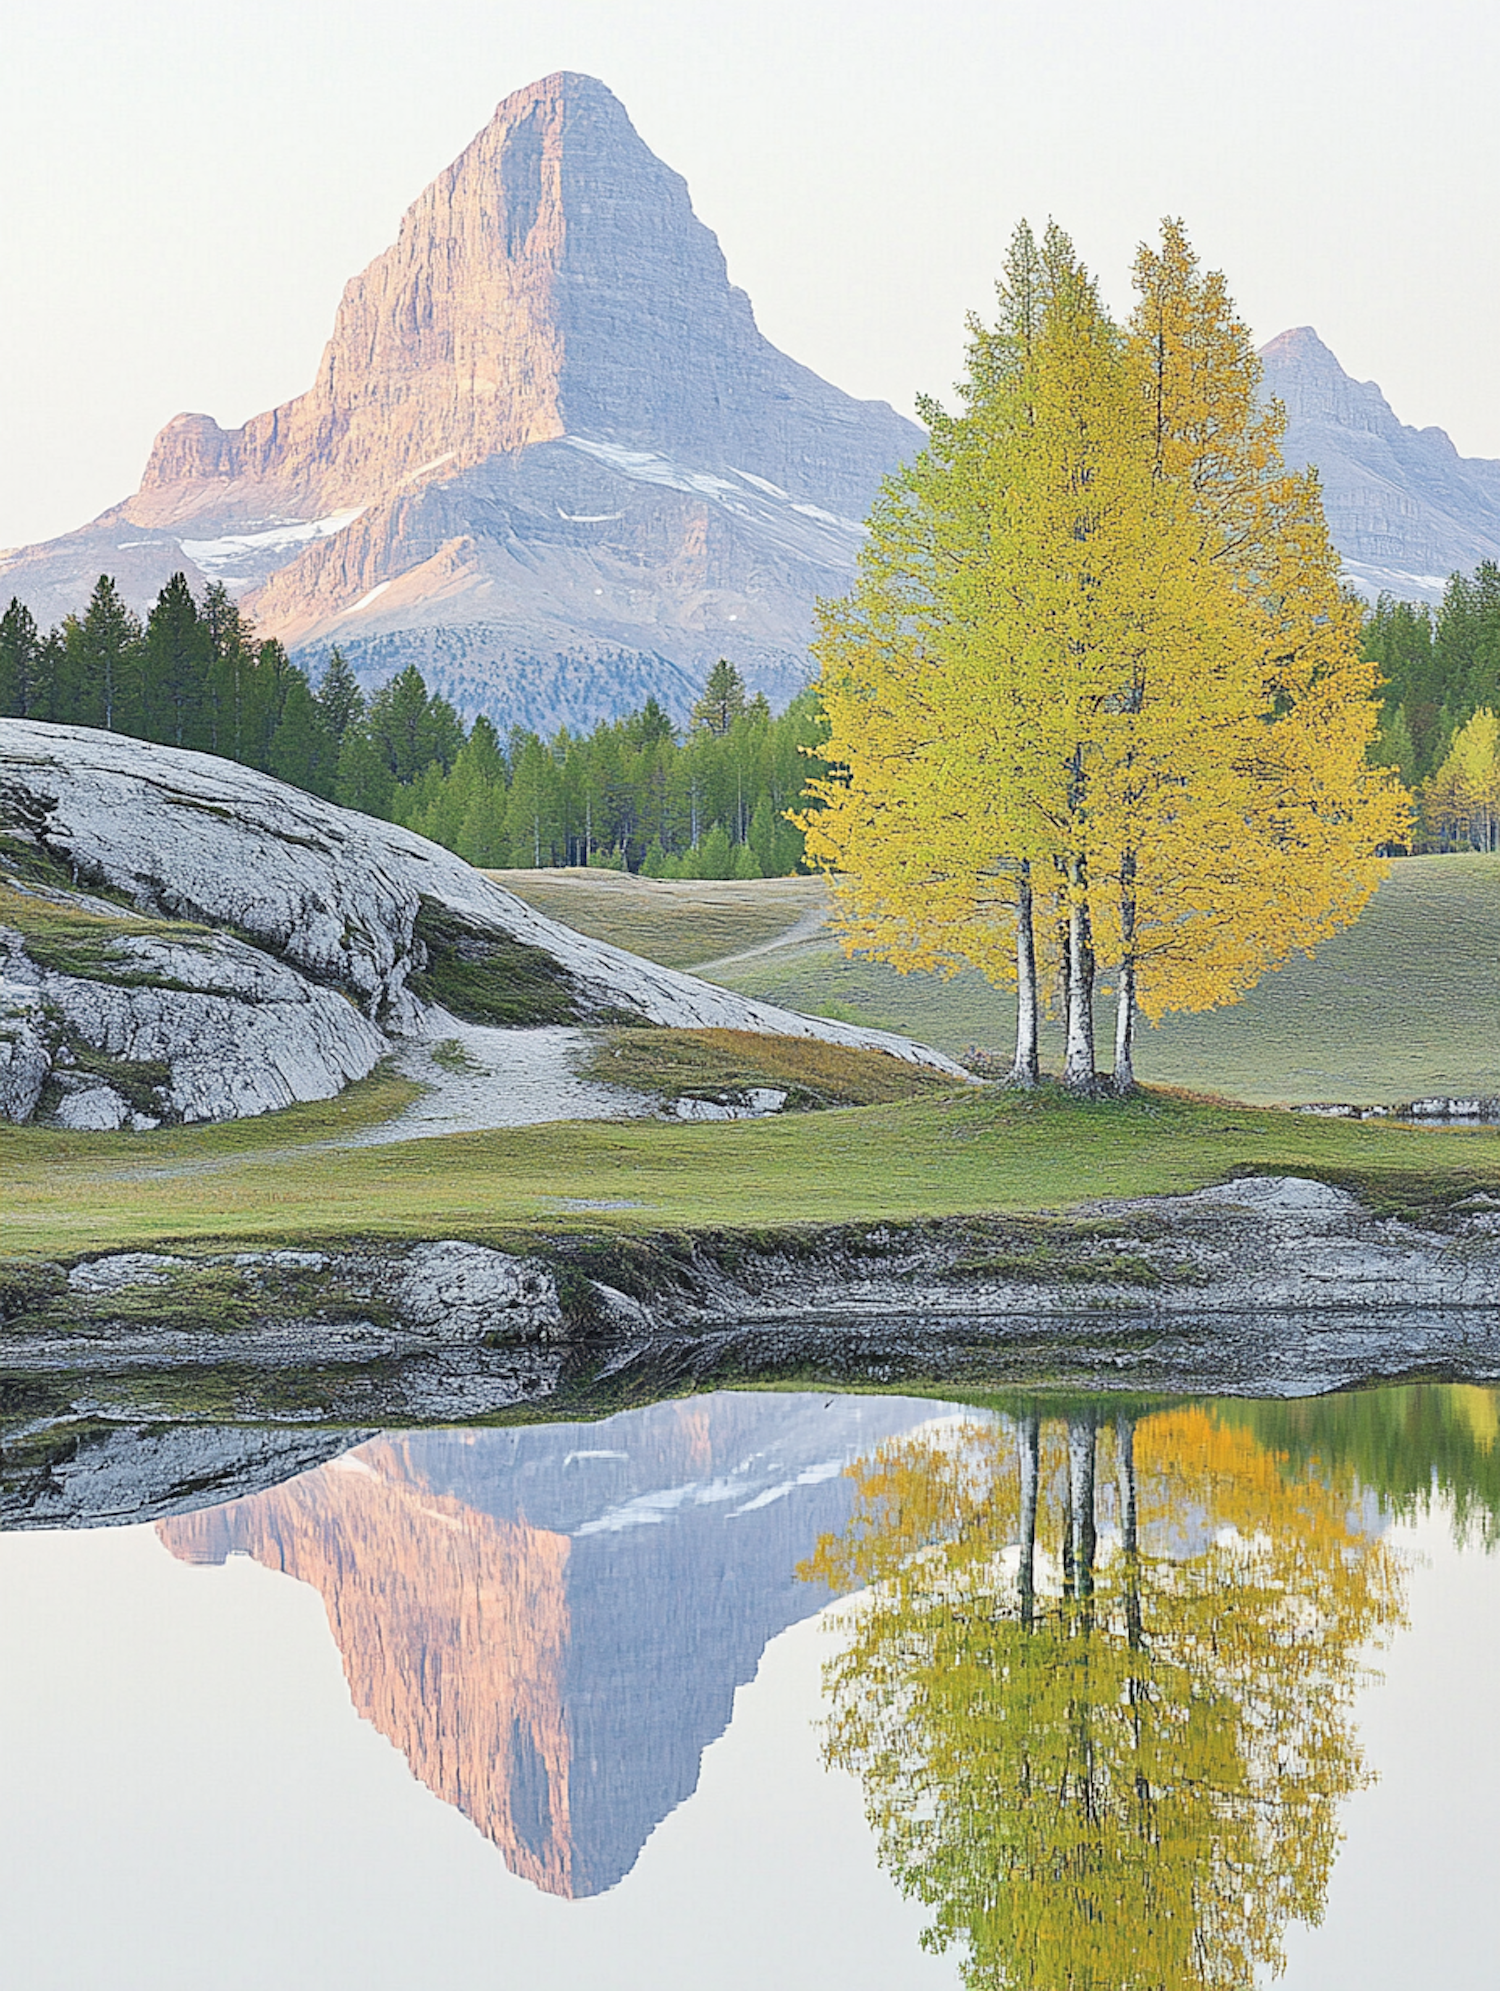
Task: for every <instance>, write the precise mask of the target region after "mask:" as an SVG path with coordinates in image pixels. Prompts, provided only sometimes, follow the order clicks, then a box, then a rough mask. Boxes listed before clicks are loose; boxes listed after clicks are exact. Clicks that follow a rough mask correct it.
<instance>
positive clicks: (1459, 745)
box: [1422, 705, 1500, 851]
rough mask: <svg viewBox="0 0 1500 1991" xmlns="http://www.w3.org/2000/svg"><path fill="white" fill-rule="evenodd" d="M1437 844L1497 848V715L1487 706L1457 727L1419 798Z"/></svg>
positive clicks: (1499, 767)
mask: <svg viewBox="0 0 1500 1991" xmlns="http://www.w3.org/2000/svg"><path fill="white" fill-rule="evenodd" d="M1422 801H1423V807H1424V813H1425V814H1426V817H1427V821H1428V825H1429V827H1430V828H1431V830H1432V831H1433V833H1434V835H1435V836H1436V837H1437V839H1438V840H1439V842H1441V843H1443V844H1445V845H1450V846H1451V845H1458V846H1459V847H1460V848H1468V849H1474V850H1491V851H1492V850H1495V849H1497V848H1500V719H1497V718H1496V716H1495V714H1494V713H1493V712H1492V711H1491V710H1490V709H1489V707H1488V706H1485V705H1481V706H1480V708H1479V710H1478V711H1477V712H1475V713H1474V714H1473V716H1472V717H1471V718H1470V719H1469V720H1468V721H1467V723H1466V724H1465V725H1463V726H1462V727H1460V728H1459V730H1458V732H1457V733H1456V734H1455V735H1454V736H1453V744H1452V746H1451V747H1450V748H1449V750H1448V754H1447V757H1446V758H1445V759H1444V761H1443V764H1442V766H1441V767H1440V768H1439V769H1438V771H1437V773H1436V774H1434V775H1433V777H1432V779H1431V780H1430V781H1429V782H1428V783H1427V786H1426V788H1425V790H1424V791H1423V796H1422Z"/></svg>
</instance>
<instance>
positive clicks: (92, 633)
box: [0, 574, 825, 878]
mask: <svg viewBox="0 0 1500 1991" xmlns="http://www.w3.org/2000/svg"><path fill="white" fill-rule="evenodd" d="M0 716H5V717H11V718H19V719H42V720H48V721H51V722H54V723H61V724H67V725H79V726H95V727H100V728H103V729H104V730H106V731H109V732H115V733H121V734H125V735H128V736H131V737H134V738H137V739H142V740H153V741H157V742H159V743H160V744H162V745H164V746H178V747H189V748H194V749H197V750H198V751H201V752H205V753H213V754H221V755H223V756H224V757H225V758H226V759H228V760H233V761H238V762H240V763H241V764H242V765H244V766H246V767H252V768H256V769H258V770H260V771H261V772H263V773H267V774H273V775H275V776H277V777H278V778H279V779H280V780H283V781H288V782H291V783H293V784H294V785H295V786H296V787H298V788H303V789H306V790H308V791H309V792H310V793H311V794H314V795H321V796H324V797H326V798H327V799H329V800H331V801H336V802H340V803H342V804H344V805H345V806H346V807H349V808H354V809H361V810H363V811H364V812H365V813H366V814H367V815H371V816H378V817H383V818H385V819H386V820H388V821H391V822H397V823H401V824H402V825H404V826H405V827H406V828H408V829H413V830H416V831H418V832H419V833H420V834H421V835H423V836H428V837H431V838H432V839H433V840H434V841H435V842H437V843H442V844H444V845H446V846H447V847H448V848H449V849H450V850H453V851H456V852H457V853H458V855H459V856H461V857H463V858H466V859H467V860H468V861H469V862H470V863H472V864H477V865H481V866H489V867H502V866H509V865H515V866H523V867H534V866H545V865H564V864H590V863H594V864H599V863H604V864H612V865H614V866H616V867H617V868H625V867H628V868H629V869H631V870H645V871H646V872H647V873H649V874H650V875H652V876H657V877H679V878H681V877H701V878H729V877H735V878H760V877H770V876H781V875H783V874H785V873H786V872H789V871H794V870H795V869H796V868H797V866H798V864H799V863H800V861H801V858H802V849H803V844H802V835H801V832H800V831H799V830H797V829H796V828H795V827H794V826H793V825H792V824H791V823H789V822H788V821H787V820H786V811H787V810H789V809H792V808H794V807H797V806H800V805H802V803H803V799H804V798H803V784H804V782H806V781H807V780H810V779H813V778H815V777H817V776H818V775H821V774H822V773H823V772H824V771H825V767H824V763H823V762H822V761H820V760H819V759H817V758H816V756H815V754H812V752H811V750H814V749H815V748H816V747H817V745H818V743H819V741H820V740H821V739H822V738H823V734H824V729H823V726H822V722H821V720H820V717H819V714H818V709H817V704H816V700H815V699H814V698H813V696H812V694H811V693H804V694H803V695H802V696H801V697H799V698H797V699H794V700H793V702H792V704H791V705H790V706H789V707H788V709H787V710H786V711H785V712H784V713H782V714H781V715H779V716H776V715H773V713H772V711H771V708H770V706H769V705H768V704H767V702H766V700H765V699H764V698H763V697H756V698H754V699H751V698H749V697H748V696H747V694H746V690H745V686H744V683H743V680H742V679H741V677H740V675H739V673H738V671H737V670H736V669H735V668H734V666H733V665H731V664H729V663H727V662H721V663H720V664H718V665H717V666H716V667H715V669H714V671H713V672H712V673H711V675H710V679H709V683H708V686H707V688H706V690H705V692H704V694H703V696H702V697H701V698H700V699H699V701H698V703H697V705H696V706H695V707H694V709H693V714H692V721H691V724H690V725H689V727H688V729H687V730H686V732H685V733H682V734H679V733H678V732H677V730H676V729H675V728H674V726H673V723H672V720H671V718H670V717H669V715H668V714H667V712H666V711H665V710H664V709H663V708H662V706H661V705H660V704H659V703H658V702H657V701H656V699H654V698H648V699H647V700H646V702H645V703H644V705H643V706H642V707H641V708H640V709H639V710H638V711H636V712H633V713H630V714H628V715H627V716H626V717H625V718H623V719H617V720H614V721H612V722H605V721H600V722H599V723H598V724H597V725H596V726H595V727H594V729H593V731H592V732H590V733H588V734H581V733H580V734H576V735H575V734H571V733H569V732H568V731H567V730H566V729H563V730H562V731H560V732H558V733H557V734H556V735H554V736H553V737H552V738H550V739H547V740H543V739H542V738H541V737H540V736H539V735H538V734H537V733H535V732H533V731H529V730H526V729H524V728H516V729H515V730H513V731H512V732H511V734H510V735H509V737H508V738H507V739H505V740H504V741H502V740H501V739H500V737H499V735H498V734H497V732H496V729H495V727H494V725H493V724H492V723H491V721H490V720H489V719H487V718H485V717H483V716H481V717H479V718H478V719H476V720H475V721H474V723H473V726H472V727H471V728H469V729H468V730H467V731H466V729H465V727H464V725H463V723H462V721H461V720H460V719H459V716H458V714H457V713H456V712H455V711H454V709H453V707H452V706H451V705H450V704H448V703H447V702H446V700H444V699H442V698H440V697H436V696H434V695H432V694H431V693H429V691H428V689H427V687H426V685H425V684H424V682H423V680H422V677H421V674H420V673H419V672H418V671H417V669H416V668H415V666H410V665H409V666H408V667H407V668H406V669H404V670H402V671H400V672H398V673H397V674H396V675H395V676H394V677H393V678H391V679H390V680H389V681H388V682H387V683H386V684H385V685H383V686H382V687H381V688H380V689H379V690H378V691H376V692H375V693H374V694H373V695H372V696H371V697H370V698H368V699H366V697H365V696H364V694H363V693H362V692H361V690H360V687H359V685H358V683H357V682H356V680H355V677H354V673H353V671H352V670H351V669H350V667H349V665H348V663H347V662H346V661H345V659H344V658H343V657H342V655H341V654H340V653H339V651H338V650H337V649H335V650H333V651H332V652H331V653H330V655H329V658H328V661H327V664H326V666H325V668H324V671H323V674H322V676H321V679H320V681H319V682H318V684H317V686H316V687H314V685H313V684H312V683H311V682H310V680H309V678H308V676H307V674H306V672H305V671H304V670H303V669H302V668H301V667H300V665H299V664H297V663H295V662H293V661H291V660H290V659H289V658H288V657H287V654H286V651H285V650H284V648H283V647H282V645H281V644H280V643H278V642H275V641H260V640H258V639H257V637H256V634H255V632H254V630H253V629H252V627H251V625H250V624H249V622H248V621H247V620H246V619H245V617H244V616H243V615H242V613H241V612H240V610H239V609H238V608H237V607H236V606H235V604H234V602H233V601H232V600H231V599H230V597H229V595H228V593H227V591H226V590H225V589H224V588H223V587H222V586H220V585H218V584H217V583H215V584H212V585H210V586H209V588H208V589H207V590H206V592H205V594H204V596H203V598H202V600H201V601H197V600H195V599H194V597H193V593H192V590H191V589H190V588H189V586H188V584H187V582H186V580H185V579H184V577H183V576H182V575H181V574H177V575H174V576H173V577H172V579H171V580H170V581H169V582H168V583H167V585H166V587H164V588H163V589H162V591H161V593H160V595H159V596H158V598H157V600H156V603H155V606H154V607H153V608H152V609H151V611H150V613H149V615H148V616H147V618H146V620H145V622H144V624H143V623H142V622H141V621H140V620H139V619H138V618H137V617H136V616H135V615H134V613H133V612H132V611H131V610H130V609H129V608H128V607H127V606H126V605H125V603H124V602H123V601H122V599H121V597H120V594H119V591H118V589H117V587H116V585H115V583H114V581H113V580H111V579H110V578H109V577H108V576H107V575H102V576H101V577H100V579H99V581H98V582H97V584H96V585H95V588H94V591H93V595H92V597H91V599H90V602H89V606H88V609H87V612H86V613H85V614H84V615H82V616H78V617H70V618H69V620H68V621H67V622H65V623H64V624H63V625H62V626H61V627H60V628H57V629H53V630H50V631H45V632H44V631H42V630H39V629H38V628H37V626H36V624H35V622H34V620H33V618H32V616H31V614H30V612H29V611H28V610H27V609H26V608H25V606H24V605H23V604H22V603H21V602H19V601H16V600H12V602H11V604H10V607H9V608H8V609H7V611H6V613H5V615H4V617H3V618H0ZM810 754H811V757H810Z"/></svg>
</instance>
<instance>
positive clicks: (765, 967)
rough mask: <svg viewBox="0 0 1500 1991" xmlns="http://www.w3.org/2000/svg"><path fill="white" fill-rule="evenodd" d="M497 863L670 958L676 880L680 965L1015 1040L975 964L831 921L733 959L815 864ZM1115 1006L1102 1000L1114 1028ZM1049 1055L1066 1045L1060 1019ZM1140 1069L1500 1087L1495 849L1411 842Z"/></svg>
mask: <svg viewBox="0 0 1500 1991" xmlns="http://www.w3.org/2000/svg"><path fill="white" fill-rule="evenodd" d="M496 875H497V876H498V877H499V878H500V879H501V881H502V882H503V883H505V884H507V885H509V886H510V887H511V889H512V890H513V891H517V892H519V893H520V894H521V896H522V897H523V898H526V899H528V900H529V901H530V902H531V903H533V904H536V905H538V906H539V907H540V908H541V909H542V910H544V911H546V912H549V913H551V914H552V915H553V916H554V917H556V918H558V919H563V920H567V921H568V922H569V924H572V925H575V926H578V927H579V928H581V929H582V930H583V931H584V932H586V933H596V934H598V935H599V936H600V937H601V938H604V939H609V940H614V941H616V942H617V943H618V944H620V945H621V946H628V947H632V948H634V949H636V951H638V952H641V953H646V954H652V955H653V958H655V959H658V960H662V961H666V960H668V959H669V955H668V953H667V952H666V951H659V952H658V951H655V949H654V945H653V938H652V922H653V919H654V918H655V917H656V916H657V915H656V913H655V907H656V905H657V903H658V901H657V898H656V895H657V894H659V893H663V892H668V893H671V894H673V895H674V897H673V899H672V900H671V902H670V903H671V914H670V927H668V926H667V925H663V928H662V931H663V933H664V934H666V933H668V932H669V934H670V938H669V939H668V940H667V943H666V944H667V946H668V947H669V948H670V950H671V953H670V960H671V963H672V965H675V966H693V965H696V964H698V963H702V962H707V961H709V960H710V959H713V958H714V957H719V958H718V959H716V960H715V962H714V965H713V966H712V967H711V968H710V969H709V970H708V974H709V979H711V980H713V981H716V982H720V983H722V984H723V985H724V986H725V987H727V988H733V989H736V990H738V991H739V992H740V993H742V994H744V995H750V996H759V997H761V998H762V999H764V1000H765V1001H768V1002H778V1003H784V1004H786V1005H787V1006H788V1007H789V1008H792V1009H801V1010H805V1011H808V1012H810V1013H812V1014H814V1015H822V1016H837V1017H842V1018H844V1019H845V1020H846V1021H848V1022H857V1023H866V1024H870V1025H872V1026H878V1027H879V1028H881V1029H886V1030H900V1031H903V1032H905V1033H906V1034H908V1035H910V1036H913V1037H919V1038H921V1039H922V1040H923V1041H924V1042H926V1043H929V1044H936V1045H937V1046H938V1047H939V1048H940V1049H942V1050H945V1051H950V1052H954V1053H958V1052H962V1051H963V1050H965V1049H966V1048H967V1047H968V1046H969V1045H971V1044H977V1045H980V1046H984V1047H987V1048H990V1049H995V1050H1000V1051H1006V1050H1008V1049H1009V1046H1010V1043H1011V1040H1012V1035H1013V1032H1014V1029H1015V1005H1014V1001H1013V999H1012V998H1011V997H1010V996H1009V995H1008V994H1007V993H1006V992H1005V991H1004V990H1001V989H992V988H991V987H990V986H989V985H988V983H986V982H985V981H984V980H983V978H982V977H981V976H979V975H977V974H975V973H973V972H968V973H965V974H962V975H959V976H957V977H956V978H955V979H954V980H953V981H950V982H943V981H939V980H937V979H936V978H935V977H933V976H928V975H907V976H903V975H899V974H897V973H896V971H895V970H894V969H893V968H887V967H885V966H883V965H882V964H880V963H878V962H870V961H851V960H848V959H846V958H845V957H844V955H843V954H842V953H841V952H840V950H839V948H838V947H837V946H836V945H835V944H834V942H833V941H832V939H831V937H830V936H829V935H828V934H827V933H824V934H822V935H821V936H819V935H809V936H808V937H806V938H804V939H801V940H799V941H797V942H795V943H794V944H791V945H788V946H785V947H777V948H772V949H770V950H768V951H765V952H760V953H757V954H754V955H752V956H750V958H748V959H745V960H741V961H725V960H724V959H723V958H722V957H724V956H726V955H731V954H733V953H736V952H738V951H741V950H743V949H749V948H752V947H764V946H765V942H766V941H767V939H768V938H771V937H772V936H771V935H769V934H768V933H767V931H766V928H767V923H768V920H769V918H770V916H771V914H772V913H773V912H777V913H778V914H780V913H782V912H785V914H786V915H787V916H786V917H785V919H784V925H783V929H782V930H783V931H785V930H786V928H788V927H790V926H791V925H792V924H793V920H794V919H802V920H804V921H808V915H809V914H810V913H811V912H812V911H813V910H814V909H815V908H816V906H817V905H818V904H819V903H826V901H823V900H820V899H819V897H818V894H819V893H820V892H821V890H822V888H821V886H820V885H819V883H818V881H817V880H816V879H767V880H765V881H763V882H761V883H748V884H733V885H689V884H680V885H668V886H663V885H653V884H652V883H651V881H650V880H646V879H643V880H639V881H637V880H635V879H629V878H621V879H619V880H618V883H617V885H616V888H615V890H614V892H613V893H612V894H607V893H605V892H602V891H600V890H598V888H596V887H594V886H593V884H592V881H593V880H595V879H598V878H601V877H611V878H612V877H613V875H614V874H610V873H601V872H574V873H562V872H533V873H526V872H501V873H498V874H496ZM533 880H541V881H546V880H551V881H553V882H552V883H551V884H549V885H546V886H545V887H543V886H541V885H534V884H533V883H532V881H533ZM574 881H576V883H575V882H574ZM544 889H545V891H546V895H547V898H546V903H544V902H543V899H542V897H541V896H539V894H540V893H541V891H542V890H544ZM694 895H704V896H703V897H702V899H701V900H695V898H694ZM710 895H711V896H710ZM699 905H701V912H699V911H695V906H699ZM737 908H743V914H742V917H741V923H740V925H739V927H738V928H737V929H736V928H735V926H734V920H735V915H736V909H737ZM794 909H795V910H794ZM699 920H701V924H698V923H696V922H697V921H699ZM808 923H809V924H810V921H808ZM695 947H696V948H697V949H699V950H701V951H699V952H697V953H696V954H695V953H694V952H693V951H692V950H693V949H694V948H695ZM1107 1010H1108V1005H1107V1003H1101V1007H1100V1025H1101V1035H1102V1036H1103V1037H1104V1038H1105V1040H1106V1041H1107V1039H1108V1035H1109V1030H1108V1027H1107V1024H1108V1020H1109V1019H1108V1016H1107ZM1044 1056H1049V1057H1050V1059H1051V1061H1052V1062H1053V1063H1054V1064H1056V1063H1058V1062H1060V1059H1061V1034H1060V1031H1059V1029H1058V1028H1057V1027H1056V1026H1055V1025H1054V1026H1053V1028H1052V1030H1051V1032H1050V1036H1044ZM1106 1062H1107V1053H1106ZM1136 1070H1137V1073H1138V1075H1139V1077H1140V1078H1141V1079H1142V1081H1143V1082H1144V1083H1145V1084H1147V1085H1159V1086H1176V1087H1181V1088H1184V1089H1186V1090H1188V1091H1194V1092H1214V1093H1222V1094H1226V1095H1228V1096H1230V1097H1232V1098H1235V1099H1243V1100H1245V1101H1247V1102H1250V1103H1252V1104H1256V1105H1274V1104H1277V1103H1284V1104H1287V1105H1300V1104H1304V1103H1306V1102H1309V1101H1313V1100H1344V1101H1348V1102H1350V1103H1352V1104H1357V1105H1389V1104H1393V1103H1397V1102H1399V1101H1403V1100H1408V1099H1415V1098H1420V1097H1422V1096H1423V1095H1425V1094H1429V1093H1442V1094H1463V1093H1480V1094H1483V1095H1488V1096H1496V1095H1500V858H1496V857H1480V856H1450V857H1414V858H1403V859H1399V860H1398V861H1397V862H1396V863H1395V864H1394V865H1393V866H1392V868H1391V875H1390V877H1389V878H1388V879H1387V880H1386V882H1385V883H1384V884H1383V885H1382V886H1381V888H1380V890H1379V892H1377V894H1376V895H1375V898H1374V900H1373V902H1372V903H1371V905H1370V906H1369V908H1368V909H1367V911H1366V912H1365V914H1364V917H1363V918H1362V919H1361V920H1360V921H1359V923H1358V924H1357V925H1356V926H1354V927H1352V928H1351V929H1350V930H1349V931H1347V932H1345V933H1341V934H1337V935H1335V936H1334V938H1333V939H1331V940H1328V941H1325V942H1324V943H1323V945H1322V946H1321V947H1320V948H1319V949H1318V952H1317V954H1316V956H1315V957H1314V958H1313V959H1312V960H1308V959H1307V958H1306V957H1305V956H1303V955H1298V956H1297V957H1295V958H1294V959H1293V960H1292V961H1290V962H1288V963H1287V965H1286V966H1285V967H1284V968H1282V969H1280V970H1279V971H1278V972H1277V973H1275V974H1272V975H1268V976H1267V977H1266V978H1265V980H1264V981H1263V982H1261V984H1260V985H1259V987H1257V988H1255V989H1253V990H1252V991H1251V992H1250V994H1249V995H1248V996H1246V997H1245V999H1244V1001H1243V1002H1240V1003H1236V1004H1234V1005H1233V1006H1232V1007H1230V1008H1228V1009H1222V1010H1214V1011H1210V1012H1208V1013H1207V1014H1206V1015H1202V1016H1174V1017H1169V1018H1167V1019H1166V1021H1164V1022H1163V1023H1162V1024H1160V1025H1159V1026H1158V1027H1157V1028H1155V1029H1153V1028H1151V1027H1149V1026H1146V1025H1143V1026H1142V1028H1141V1030H1140V1032H1139V1036H1138V1039H1137V1052H1136Z"/></svg>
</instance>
